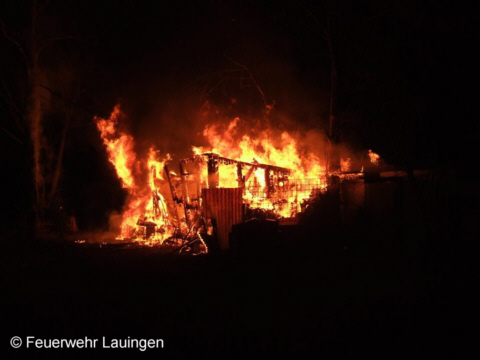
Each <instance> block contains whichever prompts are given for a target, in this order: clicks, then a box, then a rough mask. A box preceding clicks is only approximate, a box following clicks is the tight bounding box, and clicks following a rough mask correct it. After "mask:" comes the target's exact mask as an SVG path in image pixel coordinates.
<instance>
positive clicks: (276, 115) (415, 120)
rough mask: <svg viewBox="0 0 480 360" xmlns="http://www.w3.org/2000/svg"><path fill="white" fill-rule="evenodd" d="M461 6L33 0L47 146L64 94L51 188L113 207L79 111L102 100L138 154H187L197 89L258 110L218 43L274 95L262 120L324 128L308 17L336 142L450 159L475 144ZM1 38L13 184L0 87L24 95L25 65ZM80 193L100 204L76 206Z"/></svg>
mask: <svg viewBox="0 0 480 360" xmlns="http://www.w3.org/2000/svg"><path fill="white" fill-rule="evenodd" d="M31 8H32V6H31V2H28V1H20V2H15V3H6V4H3V5H2V11H1V14H2V20H3V23H4V27H5V29H6V31H7V32H8V34H9V35H11V36H14V37H15V38H16V39H18V41H19V42H20V44H22V45H23V46H25V44H28V39H30V38H31V36H30V35H29V32H28V25H29V16H30V13H31ZM476 20H477V19H476V18H475V16H474V12H473V11H472V9H471V8H470V7H468V6H467V5H466V4H461V5H459V4H456V5H455V6H453V5H451V4H447V3H444V2H435V1H423V2H414V1H407V2H404V1H402V2H400V1H388V2H376V1H367V2H363V3H362V4H358V3H356V2H353V1H333V2H319V3H318V4H317V3H316V2H312V3H309V2H305V3H295V2H290V1H280V2H277V3H276V4H275V5H272V4H269V3H267V2H256V1H252V2H250V1H218V2H217V1H201V2H182V1H180V2H175V3H174V4H170V3H164V2H158V3H157V2H150V1H140V2H136V3H130V2H120V3H116V2H115V3H113V2H108V1H105V2H95V3H92V2H88V1H87V2H77V1H62V2H55V1H53V2H48V3H47V5H46V6H45V7H43V9H42V11H41V12H40V13H39V16H38V20H37V24H38V25H37V28H38V30H37V38H39V39H40V40H39V41H40V42H41V43H42V44H44V43H49V45H48V46H47V47H46V48H45V49H44V50H43V51H42V53H41V56H40V57H39V65H40V67H41V68H42V70H43V73H44V74H45V78H44V79H43V84H44V85H46V86H47V87H48V88H49V89H50V90H51V93H49V94H48V97H49V99H48V100H47V101H46V104H47V108H48V109H49V110H50V113H47V115H46V116H47V119H46V120H45V124H44V131H45V134H46V137H47V138H48V139H49V141H50V147H51V149H52V151H53V153H55V152H56V150H57V149H58V147H59V138H60V134H61V130H62V128H63V122H64V120H63V118H62V116H61V115H59V109H62V107H65V104H73V105H72V106H73V109H74V110H73V120H72V121H71V124H70V126H69V128H68V134H67V143H66V151H65V158H64V161H63V169H62V177H61V183H60V192H61V195H60V198H61V201H62V202H63V203H64V205H65V207H67V208H69V209H70V211H71V212H72V211H75V212H76V216H77V217H78V221H79V224H80V226H81V227H82V228H84V229H90V228H95V227H101V226H102V224H104V223H105V221H106V217H105V214H106V213H108V212H109V211H112V210H119V208H120V207H121V204H122V191H121V190H120V189H119V187H118V186H116V187H112V184H114V183H117V181H116V180H115V179H116V176H115V174H114V172H113V169H112V167H111V165H109V164H108V163H107V162H106V161H105V152H104V149H103V147H102V145H101V141H100V139H99V137H98V134H97V131H96V129H95V127H94V122H93V116H94V115H99V116H108V114H109V113H110V111H111V110H112V108H113V106H114V105H115V104H116V103H120V104H121V106H122V110H123V111H124V112H125V113H126V115H127V120H126V121H125V122H124V123H123V124H122V125H123V126H125V128H126V129H127V131H128V132H130V133H132V134H133V135H134V138H135V140H136V146H137V149H136V150H137V152H138V153H139V154H140V155H141V154H142V153H143V152H145V150H146V149H147V148H148V147H149V146H150V145H152V144H154V145H155V146H156V147H157V148H158V149H160V150H161V153H162V154H166V153H170V154H172V155H174V156H175V155H177V156H189V155H190V153H189V152H190V146H191V145H202V144H203V142H204V140H203V139H202V138H201V136H199V135H198V133H199V132H201V130H202V129H203V127H204V126H205V121H202V120H200V119H199V118H198V111H199V109H200V108H201V106H202V105H203V104H205V102H206V101H209V102H210V103H212V104H214V105H216V106H219V107H220V109H222V112H223V113H224V114H225V116H226V117H230V118H233V117H235V116H240V117H241V118H247V119H248V118H254V117H257V118H258V117H261V115H262V109H263V108H264V104H263V102H262V99H261V97H260V95H259V93H258V91H257V90H256V88H255V87H254V86H252V82H251V81H250V82H249V81H248V80H247V81H246V82H244V83H243V85H245V86H242V85H241V84H240V82H239V81H238V79H236V78H237V77H238V76H237V75H235V76H233V78H232V76H231V75H229V74H228V73H224V71H225V70H231V69H235V68H237V67H236V66H235V64H233V63H232V61H230V60H229V58H230V59H233V60H235V61H237V62H239V63H241V64H244V65H246V66H247V67H248V69H249V70H250V72H251V73H252V75H253V76H254V77H255V79H256V81H257V83H258V84H259V86H260V87H261V89H262V90H263V92H264V94H265V99H266V101H267V102H268V103H273V102H274V103H275V108H274V111H273V112H272V114H271V117H272V125H273V126H274V127H276V128H281V129H287V130H292V131H297V130H301V131H307V130H318V131H326V129H327V127H328V111H329V94H330V83H329V81H330V55H329V51H328V49H329V48H328V46H327V42H326V40H325V38H324V29H329V34H330V35H331V38H332V44H333V51H334V53H335V57H336V64H337V71H338V83H339V85H338V101H337V108H338V119H337V126H338V139H339V141H340V143H342V144H345V146H346V147H348V148H350V149H351V151H352V152H354V153H355V152H357V153H362V154H363V153H366V151H367V149H373V150H374V151H375V152H377V153H379V154H380V155H381V156H382V158H383V159H384V160H385V161H386V162H387V163H389V164H393V165H394V166H395V167H396V168H399V169H400V168H401V169H425V168H432V167H434V168H448V169H454V170H455V171H457V170H458V173H459V174H460V173H462V171H463V170H464V169H467V168H470V167H471V166H472V165H473V164H474V163H475V158H476V154H477V151H476V150H477V144H478V141H477V140H478V126H477V122H476V120H475V114H478V111H477V107H476V98H475V96H476V91H475V84H476V80H477V73H478V72H477V69H476V68H477V60H478V55H477V52H476V51H475V49H476V47H477V46H478V26H477V21H476ZM29 36H30V37H29ZM52 39H61V40H54V41H51V40H52ZM2 49H3V54H4V55H3V56H2V68H1V70H2V79H3V87H2V91H3V94H4V95H3V96H2V107H1V111H2V128H3V129H5V130H6V131H2V133H1V135H0V136H2V141H1V143H2V145H1V146H2V168H3V169H4V171H3V172H4V174H9V176H4V177H3V179H2V180H4V181H6V184H7V187H8V188H10V189H12V192H14V193H20V192H25V191H24V189H26V188H27V186H26V185H27V184H26V183H25V181H27V182H28V181H29V180H28V179H29V171H30V166H29V165H30V164H29V163H28V161H26V160H28V158H29V155H28V154H29V151H30V150H28V149H26V146H25V143H27V142H28V132H25V130H22V129H20V128H19V126H17V125H16V124H15V122H14V121H13V119H12V117H11V108H10V107H9V105H8V103H7V99H8V98H13V99H14V102H15V104H16V105H17V106H18V107H19V108H22V106H24V104H25V81H26V79H25V69H24V67H23V64H22V60H21V58H20V56H19V52H18V50H17V48H16V47H15V46H14V45H13V43H12V42H9V41H7V40H6V39H5V38H2ZM242 76H245V74H244V73H243V74H242ZM222 79H223V81H221V80H222ZM232 98H235V99H237V103H236V104H235V105H233V106H231V104H230V100H231V99H232ZM7 132H8V133H7ZM9 134H13V136H14V137H15V138H17V139H20V140H22V142H23V144H24V145H23V146H22V145H21V144H19V143H18V142H16V141H15V140H14V139H13V138H12V137H11V136H10V135H9ZM22 164H26V166H23V165H22ZM18 170H20V172H19V171H18ZM79 194H81V195H79ZM89 194H92V198H94V199H98V198H99V197H101V198H102V201H101V202H100V203H102V204H103V205H97V207H96V208H92V206H93V205H92V201H91V198H90V196H89ZM28 202H29V200H28V199H27V200H26V204H23V203H22V205H20V206H18V207H17V208H16V210H14V209H11V207H10V204H8V206H6V207H5V208H4V211H5V212H6V213H7V214H12V218H10V219H9V221H13V220H14V219H15V218H18V217H19V216H21V213H22V212H23V209H24V207H25V206H28Z"/></svg>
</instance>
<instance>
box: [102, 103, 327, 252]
mask: <svg viewBox="0 0 480 360" xmlns="http://www.w3.org/2000/svg"><path fill="white" fill-rule="evenodd" d="M121 116H122V114H121V112H120V109H119V107H118V106H117V107H115V109H114V111H113V112H112V114H111V116H110V118H109V119H102V118H98V117H97V118H96V119H95V120H96V122H97V127H98V130H99V131H100V135H101V138H102V140H103V142H104V144H105V146H106V149H107V152H108V155H109V160H110V162H111V163H112V164H113V165H114V166H115V170H116V171H117V174H118V177H119V178H120V179H121V180H122V184H123V186H124V188H126V189H127V190H128V193H129V195H128V198H127V203H126V205H125V209H124V212H123V220H122V224H121V229H120V234H119V236H118V239H123V240H129V241H135V242H137V243H139V244H146V245H150V246H154V245H155V246H157V245H162V246H173V247H176V248H177V250H178V251H180V250H181V252H186V253H192V254H196V253H205V252H207V251H208V247H207V244H206V242H205V240H204V239H205V238H207V239H208V237H209V236H211V235H212V233H213V231H212V224H214V223H215V220H216V219H210V218H209V216H210V217H211V216H212V215H211V214H210V215H209V216H207V215H206V213H207V212H206V211H205V210H206V209H205V208H204V199H203V197H204V196H205V195H204V192H203V190H204V189H220V188H236V189H240V194H241V202H242V205H241V208H242V210H241V217H240V218H239V219H240V220H235V221H246V220H248V219H249V218H270V219H277V220H278V219H287V218H295V217H296V215H297V214H298V213H301V212H303V211H305V208H306V207H307V206H308V204H309V203H310V202H311V201H312V200H313V199H314V198H315V197H316V196H317V195H318V194H320V193H322V192H325V191H326V188H327V176H326V170H325V166H324V165H321V162H320V160H319V158H318V157H317V156H315V155H314V154H313V153H311V152H308V151H305V150H302V151H300V145H299V144H298V143H297V140H295V139H294V137H293V136H291V135H290V134H288V133H287V132H283V133H282V134H280V135H279V137H278V138H277V139H276V140H275V141H273V140H272V137H271V134H270V133H268V132H267V131H264V132H261V133H257V135H256V137H255V138H253V137H251V136H249V135H243V136H241V137H240V138H239V139H237V138H238V136H237V137H236V136H234V135H235V133H236V127H237V124H238V122H239V119H238V118H236V119H235V120H234V121H232V122H231V123H230V124H229V125H228V128H227V130H226V132H223V133H222V135H220V134H219V127H218V125H214V126H207V128H206V129H205V131H204V136H205V137H206V138H207V140H208V141H209V143H210V144H211V147H210V148H209V149H205V150H206V151H204V149H203V148H197V147H192V150H193V156H192V157H190V158H184V159H181V160H180V161H179V175H178V176H177V175H175V174H174V173H172V172H171V171H170V170H169V165H168V163H169V162H170V161H171V158H170V156H169V155H168V154H167V155H166V156H164V157H163V159H161V158H160V156H159V152H158V151H157V150H155V149H154V148H153V147H152V148H151V149H150V152H149V155H148V159H147V160H146V161H142V160H138V159H137V156H136V154H135V152H134V151H133V138H132V137H131V136H130V135H127V134H125V133H123V132H121V131H119V130H118V129H117V125H118V120H119V118H120V117H121ZM163 174H165V175H163ZM145 178H147V181H145ZM142 179H143V180H142ZM142 184H146V185H142ZM168 193H169V196H167V199H168V200H167V199H166V198H165V197H164V194H168ZM210 205H211V204H210ZM230 226H231V225H230Z"/></svg>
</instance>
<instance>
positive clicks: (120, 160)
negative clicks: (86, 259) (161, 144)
mask: <svg viewBox="0 0 480 360" xmlns="http://www.w3.org/2000/svg"><path fill="white" fill-rule="evenodd" d="M121 116H122V113H121V111H120V106H119V105H117V106H115V108H114V110H113V112H112V113H111V115H110V117H109V119H103V118H100V117H95V119H94V120H95V122H96V124H97V128H98V130H99V132H100V136H101V138H102V140H103V143H104V145H105V147H106V150H107V153H108V159H109V161H110V162H111V163H112V164H113V165H114V167H115V170H116V172H117V175H118V177H119V179H120V180H121V181H122V184H123V187H124V188H126V189H128V197H127V203H126V204H125V207H124V210H123V214H122V224H121V232H120V234H119V236H118V239H127V238H135V239H136V240H139V241H141V240H145V239H146V238H148V239H149V240H150V241H152V240H157V241H160V242H161V241H163V240H164V239H165V238H166V237H168V236H169V235H171V232H172V229H171V228H172V226H171V223H170V217H169V214H168V211H167V206H166V203H165V199H164V197H163V195H162V194H161V193H160V192H159V190H158V188H159V187H160V185H161V181H162V180H163V178H162V176H161V171H162V170H163V167H164V165H165V162H166V161H168V160H169V159H170V157H169V156H168V154H167V156H166V157H165V158H164V159H163V160H159V151H157V150H155V149H154V148H153V147H151V148H150V150H149V154H148V159H147V160H146V161H144V162H142V161H139V160H137V155H136V153H135V151H134V140H133V137H132V136H131V135H128V134H126V133H124V132H122V131H119V130H118V128H117V125H118V120H119V118H121ZM145 177H146V178H147V179H146V181H145ZM138 225H142V227H143V229H142V230H144V231H143V232H141V231H140V232H139V230H138V229H139V226H138ZM150 228H154V229H156V230H158V229H160V230H161V231H153V233H152V234H149V235H153V236H146V234H145V232H147V231H150V230H149V229H150Z"/></svg>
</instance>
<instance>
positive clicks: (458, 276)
mask: <svg viewBox="0 0 480 360" xmlns="http://www.w3.org/2000/svg"><path fill="white" fill-rule="evenodd" d="M303 246H305V247H304V248H297V249H295V248H293V249H294V250H293V249H292V248H289V249H288V251H281V249H274V250H273V251H271V252H263V253H257V254H255V255H252V254H246V255H245V254H244V255H234V254H229V253H224V254H216V255H206V256H178V255H176V256H171V255H166V254H164V253H163V252H161V251H159V250H156V249H152V248H143V249H125V248H122V247H103V248H101V247H79V246H77V245H75V244H71V243H66V244H62V243H56V244H37V245H35V246H33V247H32V246H28V247H27V249H25V248H22V247H20V248H13V249H12V248H11V247H10V248H5V249H3V251H2V256H1V266H2V272H1V273H2V279H1V280H2V288H3V290H2V297H1V300H2V304H1V312H0V314H1V318H2V328H3V331H2V333H3V335H2V339H1V343H2V344H1V345H2V348H3V349H4V350H3V351H8V353H9V354H12V356H15V357H17V356H19V353H23V354H22V356H23V355H25V356H27V357H28V358H35V357H37V356H38V357H41V356H45V355H47V356H55V355H56V354H59V355H60V356H66V355H67V353H68V354H72V350H63V353H62V351H61V350H53V349H49V350H47V349H44V350H38V349H24V348H22V349H12V348H10V345H9V342H10V339H11V337H13V336H20V337H21V338H25V337H26V336H35V337H36V338H45V339H49V338H67V339H74V338H84V337H86V336H87V337H91V338H100V339H101V338H102V337H103V336H106V337H107V338H119V339H125V338H127V337H128V336H130V337H131V338H147V339H150V338H161V339H163V340H164V348H163V349H148V350H146V351H145V352H140V350H137V349H134V350H100V349H93V350H85V349H84V350H77V351H75V353H78V354H79V355H85V356H87V354H88V356H93V357H96V356H105V352H108V351H114V352H115V354H120V353H121V354H120V355H127V356H129V355H130V356H134V357H135V358H136V357H137V356H139V355H143V356H150V357H156V358H165V359H166V358H179V359H190V358H205V355H211V356H214V355H223V356H224V358H248V359H250V358H270V357H274V358H279V357H280V358H284V357H286V358H292V357H294V358H305V357H307V355H310V354H312V355H315V357H317V358H322V357H334V358H338V357H357V356H360V355H365V356H373V357H377V356H379V357H380V356H382V357H385V356H386V357H391V356H395V355H399V354H402V355H407V356H420V354H432V355H434V354H437V355H438V354H450V355H452V356H453V355H455V354H456V355H459V354H460V352H463V351H466V350H467V349H470V348H471V346H472V345H473V342H471V340H470V339H469V336H470V335H473V334H474V333H472V331H473V329H474V327H475V326H476V324H475V323H474V317H473V316H472V315H473V313H470V309H471V308H470V307H469V306H467V305H468V304H469V302H470V301H472V302H473V299H474V297H473V294H474V291H473V288H470V287H469V286H468V285H467V284H470V280H471V279H470V278H469V275H466V274H467V271H466V270H465V269H463V268H462V267H460V268H455V266H453V265H452V266H451V267H450V268H449V267H448V266H440V264H441V263H442V261H441V259H439V258H438V256H437V257H436V258H435V257H432V258H430V259H423V258H420V257H419V256H413V255H393V254H390V255H389V256H386V254H371V255H366V254H360V253H358V252H357V253H352V252H351V251H349V250H348V249H344V248H338V249H335V248H331V249H323V248H322V249H320V248H318V247H317V248H315V246H310V247H308V246H307V245H305V244H304V245H303ZM459 280H460V281H459ZM477 329H478V326H477ZM3 351H2V352H3ZM115 354H113V355H114V356H115ZM8 358H10V357H8Z"/></svg>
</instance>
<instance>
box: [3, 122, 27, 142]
mask: <svg viewBox="0 0 480 360" xmlns="http://www.w3.org/2000/svg"><path fill="white" fill-rule="evenodd" d="M0 129H2V130H3V131H4V132H5V133H6V134H7V135H8V136H10V137H11V138H12V139H13V140H15V141H16V142H18V143H19V144H21V145H23V141H22V140H20V139H19V138H18V137H16V136H15V135H13V134H12V133H11V132H10V131H8V130H7V129H5V128H4V127H3V126H2V124H0Z"/></svg>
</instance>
